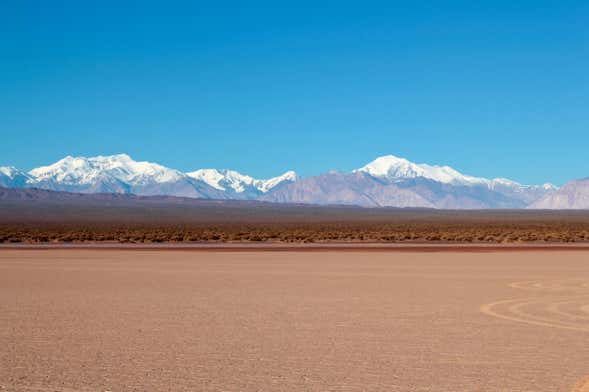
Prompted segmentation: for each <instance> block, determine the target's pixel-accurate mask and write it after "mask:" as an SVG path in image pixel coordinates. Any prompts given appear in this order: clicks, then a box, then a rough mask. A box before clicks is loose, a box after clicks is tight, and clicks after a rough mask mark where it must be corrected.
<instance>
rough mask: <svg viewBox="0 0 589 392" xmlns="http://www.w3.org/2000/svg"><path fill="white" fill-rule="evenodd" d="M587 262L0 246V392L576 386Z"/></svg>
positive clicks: (581, 254)
mask: <svg viewBox="0 0 589 392" xmlns="http://www.w3.org/2000/svg"><path fill="white" fill-rule="evenodd" d="M588 342H589V252H587V251H583V250H579V251H575V250H570V251H567V252H560V251H539V250H528V251H505V250H503V251H497V252H492V251H486V252H475V251H471V252H468V251H461V252H454V251H443V252H420V251H415V252H394V251H370V252H369V251H354V252H349V251H338V250H331V251H321V252H320V251H316V252H315V251H306V252H298V251H281V252H267V251H256V250H253V249H252V250H239V251H232V252H223V251H198V252H197V251H191V250H177V251H174V252H171V251H166V250H107V249H61V250H56V249H53V250H24V249H23V250H14V249H12V250H10V249H2V250H0V347H1V350H0V391H62V392H65V391H96V392H103V391H113V392H115V391H164V390H166V391H167V390H169V391H281V390H282V391H304V390H308V391H327V390H330V391H359V390H366V391H376V390H382V391H435V392H438V391H493V392H497V391H510V392H511V391H514V392H515V391H530V392H541V391H551V392H552V391H564V392H569V391H578V392H580V391H586V390H589V382H587V377H588V376H589V343H588Z"/></svg>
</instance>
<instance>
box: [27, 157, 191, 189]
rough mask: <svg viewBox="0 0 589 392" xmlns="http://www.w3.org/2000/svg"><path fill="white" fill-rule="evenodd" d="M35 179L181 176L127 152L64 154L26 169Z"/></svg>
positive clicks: (139, 181)
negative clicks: (79, 155)
mask: <svg viewBox="0 0 589 392" xmlns="http://www.w3.org/2000/svg"><path fill="white" fill-rule="evenodd" d="M29 175H31V176H33V177H34V178H35V179H36V180H37V181H39V182H41V181H54V182H56V183H59V184H64V185H85V184H91V183H94V182H95V181H96V180H98V179H100V178H101V177H102V178H104V177H109V178H112V179H115V180H119V181H123V182H125V183H127V184H130V185H145V184H147V183H153V182H155V183H163V182H171V181H177V180H179V179H181V178H182V177H183V175H182V173H180V172H179V171H177V170H173V169H169V168H167V167H164V166H161V165H158V164H157V163H151V162H137V161H134V160H133V159H131V157H129V156H128V155H126V154H118V155H111V156H97V157H92V158H85V157H71V156H67V157H65V158H63V159H61V160H59V161H57V162H56V163H54V164H52V165H49V166H42V167H39V168H36V169H33V170H31V171H30V172H29Z"/></svg>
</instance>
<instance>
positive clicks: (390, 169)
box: [354, 155, 517, 186]
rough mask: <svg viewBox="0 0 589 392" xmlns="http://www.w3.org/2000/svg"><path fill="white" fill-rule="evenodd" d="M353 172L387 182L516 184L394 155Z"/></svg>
mask: <svg viewBox="0 0 589 392" xmlns="http://www.w3.org/2000/svg"><path fill="white" fill-rule="evenodd" d="M354 171H355V172H364V173H368V174H370V175H371V176H373V177H377V178H385V179H387V180H398V179H408V178H417V177H423V178H427V179H430V180H434V181H437V182H441V183H443V184H456V185H481V184H485V185H489V186H491V185H492V184H494V183H497V184H504V185H506V184H517V183H515V182H514V181H511V180H508V179H504V178H498V179H495V180H488V179H486V178H478V177H473V176H467V175H464V174H462V173H460V172H458V171H457V170H455V169H453V168H451V167H450V166H437V165H428V164H425V163H420V164H418V163H413V162H411V161H409V160H407V159H405V158H399V157H396V156H394V155H385V156H382V157H379V158H376V159H375V160H374V161H372V162H370V163H369V164H367V165H366V166H363V167H361V168H360V169H357V170H354Z"/></svg>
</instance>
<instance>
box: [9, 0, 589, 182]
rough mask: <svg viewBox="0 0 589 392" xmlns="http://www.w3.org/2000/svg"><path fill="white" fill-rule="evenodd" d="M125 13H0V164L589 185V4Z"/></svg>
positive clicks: (77, 5) (302, 4) (214, 7)
mask: <svg viewBox="0 0 589 392" xmlns="http://www.w3.org/2000/svg"><path fill="white" fill-rule="evenodd" d="M121 3H123V2H118V1H117V2H115V1H100V2H98V1H97V2H79V1H71V2H66V1H58V0H56V1H51V2H41V1H36V2H27V1H22V0H21V1H10V0H9V1H3V2H2V4H1V5H0V36H1V37H2V38H0V50H1V53H2V61H0V120H1V122H0V136H1V138H0V165H14V166H17V167H19V168H22V169H27V170H28V169H30V168H32V167H35V166H39V165H41V164H47V163H51V162H54V161H56V160H58V159H60V158H62V157H63V156H65V155H86V156H89V155H98V154H114V153H119V152H125V153H128V154H130V155H131V156H132V157H133V158H135V159H138V160H150V161H156V162H159V163H162V164H164V165H166V166H170V167H173V168H177V169H180V170H186V171H188V170H193V169H196V168H202V167H217V168H233V169H237V170H239V171H242V172H244V173H248V174H250V175H253V176H257V177H265V176H272V175H276V174H279V173H281V172H283V171H285V170H287V169H295V170H296V171H297V172H299V173H300V174H302V175H305V176H307V175H313V174H317V173H320V172H323V171H326V170H329V169H339V170H351V169H354V168H357V167H359V166H362V165H364V164H365V163H367V162H368V161H370V160H372V159H373V158H375V157H377V156H380V155H384V154H389V153H390V154H394V155H398V156H403V157H406V158H408V159H410V160H413V161H416V162H427V163H439V164H448V165H451V166H453V167H455V168H457V169H459V170H461V171H463V172H465V173H467V174H473V175H478V176H486V177H496V176H504V177H510V178H513V179H515V180H518V181H520V182H524V183H542V182H545V181H551V182H554V183H557V184H562V183H564V182H566V181H568V180H570V179H573V178H580V177H587V176H589V110H588V109H589V106H588V103H589V77H588V70H589V3H588V2H586V1H566V0H564V1H558V2H556V1H543V0H537V1H503V0H495V1H476V2H475V1H437V2H433V1H430V2H428V1H422V2H410V1H407V2H395V1H386V2H372V1H362V2H345V1H337V2H336V1H334V2H316V1H313V2H306V1H296V2H292V3H289V2H286V1H285V2H275V1H271V2H270V1H268V2H255V1H252V2H223V1H215V2H212V1H211V2H197V1H191V2H176V1H165V2H149V1H144V2H125V5H121ZM417 3H419V4H417Z"/></svg>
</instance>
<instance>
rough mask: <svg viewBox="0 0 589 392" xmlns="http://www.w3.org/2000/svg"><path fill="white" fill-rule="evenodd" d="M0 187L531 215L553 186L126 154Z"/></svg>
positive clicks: (16, 175)
mask: <svg viewBox="0 0 589 392" xmlns="http://www.w3.org/2000/svg"><path fill="white" fill-rule="evenodd" d="M0 186H2V187H17V188H19V187H36V188H43V189H50V190H56V191H68V192H81V193H133V194H137V195H169V196H183V197H195V198H206V199H242V200H265V201H272V202H280V203H314V204H355V205H362V206H370V207H375V206H390V207H427V208H453V209H463V208H525V207H527V206H529V205H532V204H533V203H534V202H536V201H538V200H540V199H543V198H545V197H547V196H548V195H550V194H552V193H554V192H555V191H556V190H557V188H556V187H555V186H554V185H551V184H545V185H541V186H535V185H522V184H519V183H517V182H515V181H512V180H509V179H505V178H495V179H487V178H481V177H474V176H469V175H465V174H462V173H460V172H459V171H457V170H455V169H453V168H451V167H449V166H436V165H428V164H417V163H413V162H411V161H409V160H407V159H404V158H398V157H395V156H393V155H387V156H383V157H380V158H377V159H375V160H374V161H372V162H370V163H368V164H367V165H365V166H363V167H361V168H359V169H357V170H353V171H352V172H350V173H338V172H328V173H325V174H322V175H319V176H314V177H309V178H299V177H298V176H297V174H296V173H295V172H293V171H288V172H286V173H284V174H282V175H280V176H277V177H273V178H269V179H256V178H253V177H251V176H248V175H245V174H242V173H239V172H237V171H235V170H226V169H224V170H219V169H199V170H195V171H191V172H188V173H183V172H181V171H178V170H174V169H171V168H168V167H165V166H162V165H160V164H157V163H152V162H138V161H135V160H133V159H132V158H131V157H129V156H128V155H125V154H118V155H112V156H97V157H91V158H86V157H71V156H68V157H65V158H63V159H61V160H59V161H58V162H56V163H54V164H52V165H49V166H42V167H39V168H36V169H33V170H31V171H30V172H28V173H24V172H22V171H20V170H18V169H16V168H13V167H2V168H0Z"/></svg>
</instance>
